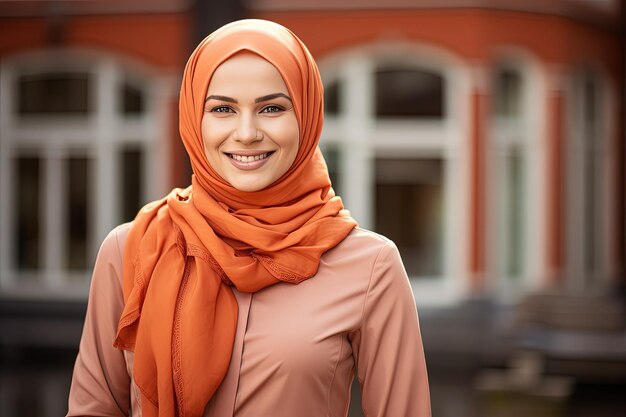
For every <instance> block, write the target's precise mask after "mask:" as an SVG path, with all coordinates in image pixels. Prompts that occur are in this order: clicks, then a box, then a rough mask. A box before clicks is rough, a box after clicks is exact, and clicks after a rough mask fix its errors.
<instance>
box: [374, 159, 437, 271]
mask: <svg viewBox="0 0 626 417" xmlns="http://www.w3.org/2000/svg"><path fill="white" fill-rule="evenodd" d="M443 165H444V162H443V160H442V159H436V158H430V159H427V158H420V159H384V158H378V159H376V231H377V232H379V233H381V234H383V235H385V236H387V237H389V238H390V239H391V240H393V241H394V242H395V243H396V245H397V246H398V249H399V250H400V254H401V255H402V260H403V261H404V265H405V267H406V270H407V273H408V274H409V276H412V277H437V276H440V275H441V274H442V273H443V258H442V256H443V247H442V243H443Z"/></svg>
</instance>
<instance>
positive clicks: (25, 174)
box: [13, 157, 43, 269]
mask: <svg viewBox="0 0 626 417" xmlns="http://www.w3.org/2000/svg"><path fill="white" fill-rule="evenodd" d="M42 165H43V164H42V161H41V159H40V158H38V157H20V158H17V159H16V160H15V165H14V167H15V171H14V177H13V178H14V179H15V183H14V184H15V190H16V197H17V198H16V199H15V200H13V201H14V213H15V215H16V217H17V225H16V226H17V227H16V228H15V232H16V236H15V240H14V241H15V242H17V245H16V257H17V259H16V261H17V262H16V264H17V268H18V269H38V268H40V267H41V263H40V253H39V248H40V239H41V225H40V223H39V207H40V206H41V204H42V203H43V201H42V196H41V191H42V189H41V181H40V178H41V177H40V172H41V170H42V169H43V166H42Z"/></svg>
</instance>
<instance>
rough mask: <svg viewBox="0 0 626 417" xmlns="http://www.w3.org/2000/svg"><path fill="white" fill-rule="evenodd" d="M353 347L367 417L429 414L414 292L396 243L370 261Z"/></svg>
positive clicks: (424, 365)
mask: <svg viewBox="0 0 626 417" xmlns="http://www.w3.org/2000/svg"><path fill="white" fill-rule="evenodd" d="M352 345H353V352H354V355H355V361H356V366H357V375H358V379H359V383H360V386H361V399H362V400H361V401H362V408H363V414H364V415H365V416H366V417H395V416H404V417H409V416H412V417H430V415H431V411H430V394H429V387H428V375H427V373H426V361H425V358H424V349H423V346H422V338H421V335H420V329H419V322H418V317H417V309H416V306H415V300H414V298H413V291H412V290H411V286H410V284H409V279H408V277H407V274H406V271H405V270H404V266H403V264H402V260H401V259H400V254H399V253H398V249H397V247H396V246H395V245H394V243H393V242H391V241H388V242H387V243H386V245H385V246H384V247H383V248H382V249H381V251H380V253H379V254H378V258H377V259H376V261H375V263H374V267H373V270H372V275H371V277H370V283H369V287H368V290H367V294H366V297H365V305H364V307H363V317H362V321H361V326H360V328H359V331H357V332H356V334H355V335H354V336H353V340H352Z"/></svg>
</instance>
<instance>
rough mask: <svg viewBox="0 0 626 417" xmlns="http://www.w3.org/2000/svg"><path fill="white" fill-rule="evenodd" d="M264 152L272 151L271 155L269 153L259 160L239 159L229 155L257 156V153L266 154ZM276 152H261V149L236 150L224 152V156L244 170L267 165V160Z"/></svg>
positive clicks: (236, 166)
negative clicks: (244, 160) (242, 160)
mask: <svg viewBox="0 0 626 417" xmlns="http://www.w3.org/2000/svg"><path fill="white" fill-rule="evenodd" d="M264 153H270V155H268V156H267V157H266V158H264V159H260V160H258V161H251V162H241V161H237V160H236V159H233V158H231V157H230V156H228V154H233V155H241V156H256V155H261V154H264ZM274 153H275V152H274V151H266V152H259V151H235V152H224V156H225V157H226V158H228V160H229V161H230V163H231V164H232V165H233V166H234V167H235V168H238V169H241V170H243V171H252V170H255V169H259V168H261V167H262V166H263V165H265V164H266V163H267V161H269V160H270V158H271V157H272V156H273V155H274Z"/></svg>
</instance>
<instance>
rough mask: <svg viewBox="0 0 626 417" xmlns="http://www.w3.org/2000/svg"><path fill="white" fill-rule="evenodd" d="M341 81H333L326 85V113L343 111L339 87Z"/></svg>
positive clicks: (333, 113)
mask: <svg viewBox="0 0 626 417" xmlns="http://www.w3.org/2000/svg"><path fill="white" fill-rule="evenodd" d="M340 88H341V83H340V82H339V81H333V82H331V83H328V85H326V86H324V113H326V114H329V115H333V116H334V115H337V114H339V112H340V111H341V109H340V106H339V105H340V103H339V89H340Z"/></svg>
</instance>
